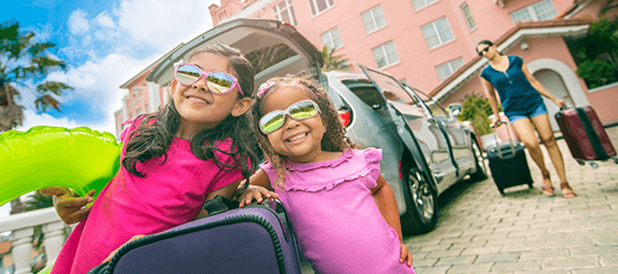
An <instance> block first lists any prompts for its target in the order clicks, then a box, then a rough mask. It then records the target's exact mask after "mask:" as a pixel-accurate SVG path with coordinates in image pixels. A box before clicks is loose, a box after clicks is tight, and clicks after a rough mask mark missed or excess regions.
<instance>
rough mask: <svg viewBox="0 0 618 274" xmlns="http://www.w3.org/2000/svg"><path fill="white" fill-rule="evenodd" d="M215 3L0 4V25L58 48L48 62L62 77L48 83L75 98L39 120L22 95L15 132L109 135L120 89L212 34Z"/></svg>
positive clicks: (92, 0)
mask: <svg viewBox="0 0 618 274" xmlns="http://www.w3.org/2000/svg"><path fill="white" fill-rule="evenodd" d="M213 3H215V4H220V2H219V1H218V0H178V1H177V0H152V1H151V0H111V1H102V0H79V1H78V0H19V1H4V2H3V7H2V9H0V22H6V21H7V20H17V21H18V22H19V23H20V25H21V27H22V30H24V31H34V32H35V33H36V34H37V36H36V37H38V38H39V39H40V40H42V41H50V42H53V43H56V44H57V47H56V49H57V52H55V53H54V54H55V55H56V56H57V57H58V58H60V59H62V60H64V61H66V62H67V64H68V65H69V69H68V70H67V71H64V72H63V71H58V72H54V73H52V74H50V75H49V76H48V79H49V80H60V81H63V82H65V83H67V84H69V85H70V86H72V87H74V88H75V90H74V91H72V92H69V93H68V94H65V95H64V96H63V97H62V98H61V100H60V101H61V103H62V104H63V109H62V112H58V111H55V110H54V111H49V112H48V113H37V112H36V110H35V108H34V104H33V101H34V95H32V93H31V92H30V91H29V90H21V93H22V96H23V98H22V101H21V102H20V103H21V104H22V105H24V106H25V107H26V108H27V109H26V111H25V114H26V121H25V123H24V125H23V126H22V127H19V128H17V129H18V130H27V129H28V128H30V127H32V126H35V125H55V126H66V127H77V126H88V127H91V128H94V129H97V130H104V131H109V132H112V133H115V132H114V126H113V125H114V121H113V112H114V111H116V110H118V109H119V108H120V107H121V106H122V104H121V99H122V97H123V96H124V93H126V90H122V89H120V88H119V86H120V85H122V84H123V83H124V82H126V81H127V80H129V79H130V78H131V77H133V76H135V75H136V74H137V73H138V72H140V71H141V70H142V69H144V68H146V67H147V66H148V65H150V64H151V63H152V62H153V61H155V60H156V59H158V58H159V57H160V56H161V55H163V54H164V53H165V52H167V51H169V50H170V49H172V48H173V47H174V46H176V45H178V44H179V43H181V42H187V41H189V40H191V39H192V38H194V37H195V36H197V35H199V34H200V33H202V32H204V31H206V30H208V29H210V28H211V27H212V19H211V18H210V14H209V11H208V6H210V5H211V4H213Z"/></svg>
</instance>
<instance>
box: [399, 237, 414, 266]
mask: <svg viewBox="0 0 618 274" xmlns="http://www.w3.org/2000/svg"><path fill="white" fill-rule="evenodd" d="M400 245H401V257H400V258H399V263H400V264H402V263H404V262H407V265H408V267H412V254H410V251H409V250H408V247H407V246H406V245H405V244H403V243H401V244H400Z"/></svg>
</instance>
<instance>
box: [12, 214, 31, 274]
mask: <svg viewBox="0 0 618 274" xmlns="http://www.w3.org/2000/svg"><path fill="white" fill-rule="evenodd" d="M22 214H23V213H22ZM33 234H34V229H33V228H32V227H27V228H23V229H19V230H14V231H13V250H12V251H11V253H12V254H13V261H14V262H15V274H30V273H31V272H30V270H31V269H30V253H31V252H32V235H33Z"/></svg>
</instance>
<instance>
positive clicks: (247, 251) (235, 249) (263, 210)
mask: <svg viewBox="0 0 618 274" xmlns="http://www.w3.org/2000/svg"><path fill="white" fill-rule="evenodd" d="M224 200H225V199H221V198H220V196H217V197H216V198H215V199H213V200H211V201H212V202H211V201H209V202H207V203H206V204H205V206H204V207H205V208H206V210H208V212H209V216H208V217H206V218H203V219H199V220H195V221H193V222H189V223H187V224H184V225H181V226H178V227H176V228H173V229H171V230H168V231H165V232H162V233H159V234H155V235H150V236H146V237H144V238H141V239H138V240H135V241H133V242H130V243H128V244H126V245H125V246H124V247H122V248H121V249H120V250H119V251H118V253H116V255H115V256H114V257H113V258H112V260H111V261H110V262H109V263H108V264H107V265H105V266H103V265H102V266H100V267H98V268H99V270H96V269H93V270H92V271H91V272H89V273H109V274H112V273H115V274H116V273H144V274H145V273H148V274H156V273H265V274H266V273H268V274H272V273H288V274H300V273H301V270H300V255H299V252H298V248H297V242H296V237H295V235H294V232H293V231H292V227H291V226H290V223H289V222H288V219H287V216H286V214H285V210H284V209H283V206H282V205H281V203H280V202H279V201H278V200H271V199H267V200H266V201H265V203H263V205H249V206H246V207H243V208H235V209H231V210H228V206H229V204H230V201H229V200H226V201H224ZM234 203H236V206H237V204H238V203H237V202H235V201H234ZM221 205H223V206H221ZM231 207H233V206H231ZM101 270H103V271H101Z"/></svg>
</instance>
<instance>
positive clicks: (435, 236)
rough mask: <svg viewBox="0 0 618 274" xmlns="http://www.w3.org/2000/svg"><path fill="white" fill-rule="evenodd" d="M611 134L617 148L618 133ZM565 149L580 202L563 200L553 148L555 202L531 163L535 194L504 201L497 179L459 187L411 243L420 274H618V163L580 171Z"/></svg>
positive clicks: (511, 192)
mask: <svg viewBox="0 0 618 274" xmlns="http://www.w3.org/2000/svg"><path fill="white" fill-rule="evenodd" d="M607 131H608V134H610V138H611V140H612V142H613V143H614V147H617V148H618V127H612V128H608V129H607ZM558 144H559V146H560V149H561V151H562V153H563V157H564V160H565V165H566V169H567V176H568V178H569V180H570V183H571V186H572V187H573V189H574V190H575V192H576V193H577V194H578V196H577V197H576V198H574V199H564V198H563V197H562V195H561V192H560V190H559V179H558V175H557V174H556V172H555V170H554V169H553V165H552V164H551V161H550V160H549V158H548V157H547V151H546V150H544V151H543V152H544V154H545V156H546V164H547V166H548V169H549V170H550V171H551V175H552V180H553V182H554V187H555V188H556V191H555V192H556V195H555V196H554V197H546V196H544V195H543V194H542V193H541V191H540V188H541V172H540V170H539V169H538V168H537V167H536V165H535V164H534V162H533V161H532V159H530V158H528V164H529V165H530V169H531V172H532V177H533V179H534V180H535V183H534V189H531V190H528V189H527V186H518V187H513V188H509V189H507V190H506V191H507V194H506V195H505V197H502V196H500V193H499V192H498V190H497V188H496V186H495V185H494V182H493V180H492V179H491V178H490V179H487V180H485V181H482V182H477V183H471V182H462V183H460V184H457V185H455V186H454V187H452V188H451V189H450V190H448V191H447V192H445V193H444V194H443V195H442V196H441V197H440V198H439V214H440V215H439V220H438V225H437V227H436V229H435V230H434V231H432V232H429V233H427V234H424V235H417V236H411V237H406V240H405V241H406V244H407V245H408V247H409V248H410V250H411V251H412V252H413V256H414V266H415V268H416V270H417V273H419V274H429V273H448V274H451V273H573V274H580V273H618V165H617V164H615V163H614V162H613V161H611V160H610V161H606V162H597V163H598V165H599V168H597V169H593V168H592V167H591V166H590V165H586V166H580V165H579V164H577V162H576V161H575V160H574V159H573V158H572V157H571V154H570V152H569V150H568V147H567V146H566V143H565V141H564V140H558ZM543 149H544V148H543Z"/></svg>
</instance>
